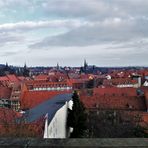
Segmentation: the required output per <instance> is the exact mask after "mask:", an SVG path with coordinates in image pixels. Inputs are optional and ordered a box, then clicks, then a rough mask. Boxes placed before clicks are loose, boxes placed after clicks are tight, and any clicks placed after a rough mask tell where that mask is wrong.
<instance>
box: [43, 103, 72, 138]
mask: <svg viewBox="0 0 148 148" xmlns="http://www.w3.org/2000/svg"><path fill="white" fill-rule="evenodd" d="M71 105H72V101H69V102H66V103H65V105H64V106H62V107H61V108H60V109H59V110H58V111H57V112H56V114H55V115H54V117H53V119H52V120H51V122H50V123H49V124H48V121H47V120H48V118H46V120H45V131H44V138H66V137H67V127H66V122H67V113H68V108H71Z"/></svg>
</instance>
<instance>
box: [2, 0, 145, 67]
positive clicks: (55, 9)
mask: <svg viewBox="0 0 148 148" xmlns="http://www.w3.org/2000/svg"><path fill="white" fill-rule="evenodd" d="M84 59H86V60H87V61H88V63H89V64H94V65H97V66H132V65H139V66H140V65H143V66H148V0H0V63H6V62H8V64H13V65H24V63H25V62H26V63H27V65H28V66H35V65H43V66H55V65H56V63H57V62H58V63H59V64H60V65H62V66H64V65H66V66H81V65H82V64H83V61H84Z"/></svg>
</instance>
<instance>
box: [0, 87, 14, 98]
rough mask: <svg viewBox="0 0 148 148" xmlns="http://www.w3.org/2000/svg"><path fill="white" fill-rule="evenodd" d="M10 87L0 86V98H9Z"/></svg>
mask: <svg viewBox="0 0 148 148" xmlns="http://www.w3.org/2000/svg"><path fill="white" fill-rule="evenodd" d="M11 92H12V89H10V88H8V87H0V98H3V99H9V98H10V96H11Z"/></svg>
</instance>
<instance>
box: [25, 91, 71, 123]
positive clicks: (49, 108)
mask: <svg viewBox="0 0 148 148" xmlns="http://www.w3.org/2000/svg"><path fill="white" fill-rule="evenodd" d="M71 99H72V94H60V95H56V96H54V97H53V98H52V99H50V100H47V101H45V102H43V103H41V104H40V105H38V106H36V107H34V108H32V109H30V110H28V111H26V114H25V116H26V121H27V122H34V121H37V120H39V119H40V118H42V117H44V116H45V115H46V114H47V113H48V121H51V120H52V118H53V116H54V115H55V113H56V112H57V111H58V110H59V109H60V108H61V107H62V106H63V105H64V104H65V102H66V101H70V100H71Z"/></svg>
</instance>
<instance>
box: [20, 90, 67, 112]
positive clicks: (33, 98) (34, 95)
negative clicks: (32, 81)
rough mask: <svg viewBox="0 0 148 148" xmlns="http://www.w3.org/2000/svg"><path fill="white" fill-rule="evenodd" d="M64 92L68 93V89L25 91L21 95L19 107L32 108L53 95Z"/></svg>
mask: <svg viewBox="0 0 148 148" xmlns="http://www.w3.org/2000/svg"><path fill="white" fill-rule="evenodd" d="M64 93H65V94H66V93H69V91H26V92H24V93H23V95H22V97H21V108H22V109H27V108H33V107H35V106H37V105H39V104H40V103H42V102H44V101H46V100H48V99H51V98H52V97H54V96H55V95H58V94H64Z"/></svg>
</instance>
